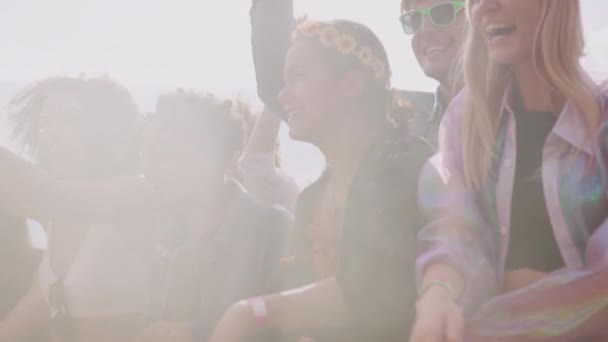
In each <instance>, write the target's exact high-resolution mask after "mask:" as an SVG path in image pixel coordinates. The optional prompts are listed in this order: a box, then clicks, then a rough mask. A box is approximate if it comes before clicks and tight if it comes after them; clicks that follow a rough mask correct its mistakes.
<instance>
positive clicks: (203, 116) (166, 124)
mask: <svg viewBox="0 0 608 342" xmlns="http://www.w3.org/2000/svg"><path fill="white" fill-rule="evenodd" d="M243 110H244V109H243V104H242V103H240V102H237V101H231V100H223V99H220V98H219V97H217V96H215V95H213V94H211V93H204V92H198V91H193V90H191V91H184V90H178V91H176V92H173V93H169V94H164V95H161V96H159V98H158V100H157V104H156V113H154V114H153V115H152V119H156V120H160V121H161V122H162V127H163V128H167V129H172V130H174V131H176V132H178V133H179V134H180V135H185V136H189V137H200V139H199V140H197V141H199V142H200V143H201V148H203V147H209V146H212V147H213V148H215V147H217V148H219V149H220V150H219V152H220V153H219V155H220V156H221V157H220V158H221V160H219V161H218V163H220V165H221V166H223V167H224V168H223V170H224V171H226V172H232V171H234V170H236V167H235V165H236V164H237V160H238V158H239V157H240V156H241V154H242V153H243V149H244V147H245V141H246V139H247V134H248V132H247V129H246V126H247V122H246V121H247V120H249V119H250V115H243V113H242V111H243Z"/></svg>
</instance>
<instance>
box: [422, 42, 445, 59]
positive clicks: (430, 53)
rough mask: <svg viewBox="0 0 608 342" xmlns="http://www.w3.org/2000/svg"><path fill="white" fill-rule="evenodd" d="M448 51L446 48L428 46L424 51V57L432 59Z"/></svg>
mask: <svg viewBox="0 0 608 342" xmlns="http://www.w3.org/2000/svg"><path fill="white" fill-rule="evenodd" d="M447 50H448V47H447V46H443V45H430V46H428V47H427V48H426V49H425V50H424V55H425V56H426V57H434V56H436V55H440V54H442V53H444V52H446V51H447Z"/></svg>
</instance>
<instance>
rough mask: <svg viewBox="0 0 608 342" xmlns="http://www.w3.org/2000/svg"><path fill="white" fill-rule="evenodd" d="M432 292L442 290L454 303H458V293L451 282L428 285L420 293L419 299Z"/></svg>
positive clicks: (437, 281) (440, 281)
mask: <svg viewBox="0 0 608 342" xmlns="http://www.w3.org/2000/svg"><path fill="white" fill-rule="evenodd" d="M431 290H438V291H439V290H442V291H444V292H446V293H447V294H448V295H449V296H450V298H451V299H452V300H453V301H456V292H455V290H454V286H453V285H452V283H451V282H450V281H449V280H435V281H431V282H429V283H427V284H426V285H424V286H423V287H422V289H421V290H420V291H419V292H418V298H421V297H423V296H424V295H425V294H426V293H427V292H430V291H431Z"/></svg>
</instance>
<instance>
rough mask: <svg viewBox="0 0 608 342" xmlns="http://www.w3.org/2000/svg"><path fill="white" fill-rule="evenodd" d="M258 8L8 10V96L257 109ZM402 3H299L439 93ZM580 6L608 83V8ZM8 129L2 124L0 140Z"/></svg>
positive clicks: (295, 156) (113, 2) (126, 4)
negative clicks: (68, 83) (172, 99)
mask: <svg viewBox="0 0 608 342" xmlns="http://www.w3.org/2000/svg"><path fill="white" fill-rule="evenodd" d="M250 1H251V0H215V1H211V0H51V1H49V0H0V86H2V85H6V87H8V89H13V88H15V91H16V90H18V86H21V85H23V84H25V83H27V82H31V81H33V80H36V79H40V78H43V77H47V76H50V75H71V76H77V75H80V74H81V73H84V74H86V75H88V76H99V75H109V76H111V77H112V78H114V79H116V80H117V81H119V82H121V83H122V84H124V85H125V86H127V87H128V88H129V89H130V90H131V91H132V93H133V94H134V96H135V98H136V100H137V101H138V103H139V105H140V108H141V109H142V110H143V111H150V110H152V109H153V105H154V101H155V98H156V96H157V95H158V94H159V93H161V92H164V91H170V90H173V89H176V88H178V87H181V88H193V89H199V90H210V91H214V92H216V93H219V94H220V95H223V96H234V95H240V96H242V97H244V98H246V99H249V100H252V101H255V100H256V98H255V78H254V72H253V64H252V60H251V52H250V43H249V35H250V28H249V16H248V11H249V7H250ZM521 1H528V0H521ZM551 1H567V0H551ZM399 2H400V0H373V1H371V0H367V1H362V0H359V1H357V0H295V10H296V15H297V16H301V15H304V14H308V16H309V17H311V18H317V19H337V18H346V19H351V20H356V21H360V22H363V23H365V24H367V25H368V26H370V27H371V28H372V29H373V30H374V31H375V32H376V33H377V34H378V36H379V37H380V38H381V39H382V40H383V42H384V44H385V46H386V49H387V52H388V55H389V58H390V62H391V65H392V68H393V73H394V78H393V85H394V86H395V87H399V88H404V89H421V90H433V89H434V87H435V83H434V82H433V81H431V80H430V79H428V78H426V77H425V76H424V75H423V74H422V72H421V71H420V69H419V67H418V65H417V63H416V61H415V59H414V57H413V55H412V53H411V50H410V47H409V44H410V41H409V37H407V36H405V35H404V34H403V33H402V31H401V27H400V26H399V23H398V20H397V17H398V15H399ZM581 4H582V6H583V11H584V21H585V29H586V36H587V42H588V49H587V50H588V51H587V54H588V56H587V58H586V60H585V65H587V66H588V67H589V69H590V70H592V71H593V72H594V73H595V74H598V75H606V77H607V78H608V39H607V38H608V21H606V20H605V13H608V1H606V0H581ZM11 87H13V88H11ZM0 101H5V99H4V98H2V97H1V96H0ZM2 107H3V106H2ZM0 108H1V107H0ZM8 129H10V127H9V126H8V125H7V124H6V122H5V121H2V120H1V119H0V135H2V134H4V133H2V132H3V130H4V132H6V131H7V130H8ZM4 135H6V134H4ZM281 136H282V138H283V140H284V141H283V147H284V150H285V152H286V153H284V154H285V155H284V159H285V160H286V164H287V167H288V171H289V172H290V173H292V174H293V175H294V176H295V177H296V178H297V179H298V181H300V182H301V183H306V182H308V181H310V180H312V179H314V178H315V176H316V174H317V173H318V172H319V170H320V168H322V159H321V158H320V156H319V155H318V153H317V151H316V150H314V149H313V148H311V147H308V146H302V144H297V143H293V142H291V141H288V139H287V137H286V132H285V130H283V131H282V133H281ZM4 141H6V140H5V139H2V138H1V137H0V142H4Z"/></svg>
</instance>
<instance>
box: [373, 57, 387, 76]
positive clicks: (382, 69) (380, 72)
mask: <svg viewBox="0 0 608 342" xmlns="http://www.w3.org/2000/svg"><path fill="white" fill-rule="evenodd" d="M372 69H373V70H374V74H376V77H378V78H383V77H384V75H385V73H386V66H385V65H384V63H382V61H381V60H379V59H377V60H376V61H375V62H374V64H373V65H372Z"/></svg>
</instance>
